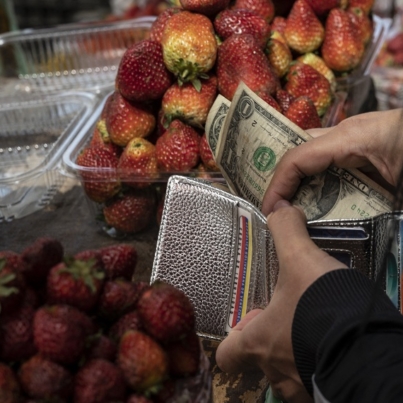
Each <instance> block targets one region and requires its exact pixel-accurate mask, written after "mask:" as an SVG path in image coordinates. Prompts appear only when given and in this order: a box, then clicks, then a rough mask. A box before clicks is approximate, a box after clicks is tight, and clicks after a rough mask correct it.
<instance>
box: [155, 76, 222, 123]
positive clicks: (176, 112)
mask: <svg viewBox="0 0 403 403" xmlns="http://www.w3.org/2000/svg"><path fill="white" fill-rule="evenodd" d="M200 83H201V86H200V90H199V91H197V90H196V89H195V87H194V86H193V85H192V84H191V83H185V84H182V85H179V84H178V83H175V84H173V85H172V86H171V87H170V88H168V90H167V91H166V92H165V94H164V97H163V98H162V112H163V114H164V121H165V124H166V125H169V123H171V122H172V121H173V120H175V119H180V120H182V121H183V122H185V123H187V124H189V125H191V126H195V127H198V128H203V127H204V124H205V123H206V120H207V115H208V113H209V111H210V108H211V106H212V105H213V103H214V101H215V98H216V95H217V78H216V77H215V76H211V77H210V78H209V79H207V80H201V81H200Z"/></svg>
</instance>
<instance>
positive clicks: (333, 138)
mask: <svg viewBox="0 0 403 403" xmlns="http://www.w3.org/2000/svg"><path fill="white" fill-rule="evenodd" d="M402 124H403V109H394V110H388V111H382V112H370V113H365V114H361V115H356V116H353V117H350V118H348V119H345V120H343V121H342V122H341V123H339V124H338V125H337V126H335V127H331V128H326V129H312V130H310V131H309V134H311V135H312V136H313V137H314V138H313V139H312V140H310V141H308V142H307V143H304V144H301V145H300V146H298V147H296V148H293V149H291V150H289V151H288V152H287V153H286V154H285V155H284V156H283V157H282V159H281V160H280V162H279V164H278V165H277V167H276V171H275V173H274V175H273V178H272V180H271V182H270V185H269V187H268V188H267V190H266V194H265V196H264V199H263V206H262V212H263V214H265V215H267V214H269V213H270V212H271V211H272V209H273V206H274V205H275V204H276V202H277V201H278V200H281V199H286V200H290V199H291V198H292V196H293V195H294V193H295V191H296V190H297V188H298V186H299V185H300V183H301V180H302V179H303V178H304V177H306V176H311V175H314V174H317V173H320V172H323V171H325V170H326V169H327V168H328V167H329V166H331V165H334V166H337V167H340V168H346V169H348V168H358V169H360V170H361V171H362V172H364V173H365V174H366V175H368V176H369V177H371V178H372V179H374V180H376V181H377V182H378V183H380V184H381V185H382V186H384V187H385V188H387V190H390V191H392V189H393V187H394V186H396V185H397V182H398V179H399V175H400V171H401V169H402V166H403V156H402V152H401V150H402V149H403V136H402V134H401V127H402ZM380 177H382V178H383V182H382V180H381V179H380Z"/></svg>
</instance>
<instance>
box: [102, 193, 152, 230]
mask: <svg viewBox="0 0 403 403" xmlns="http://www.w3.org/2000/svg"><path fill="white" fill-rule="evenodd" d="M154 208H155V195H154V194H153V193H152V192H151V191H146V189H144V190H141V191H140V190H138V191H136V190H135V189H133V190H130V191H127V192H125V193H124V194H122V195H120V196H117V197H115V198H113V199H111V200H110V201H108V202H107V203H106V205H105V207H104V208H103V214H104V217H105V221H106V223H107V224H108V225H109V226H111V227H113V228H115V230H116V231H118V232H122V233H136V232H140V231H142V230H144V229H145V228H146V227H147V226H148V225H149V223H150V222H151V219H152V217H153V214H154Z"/></svg>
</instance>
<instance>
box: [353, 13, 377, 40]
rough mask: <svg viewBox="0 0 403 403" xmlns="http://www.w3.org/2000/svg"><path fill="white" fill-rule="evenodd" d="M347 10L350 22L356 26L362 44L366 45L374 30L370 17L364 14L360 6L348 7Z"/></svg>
mask: <svg viewBox="0 0 403 403" xmlns="http://www.w3.org/2000/svg"><path fill="white" fill-rule="evenodd" d="M347 12H348V15H349V17H350V19H351V21H352V23H353V24H354V25H355V26H356V27H357V30H358V32H360V35H361V38H362V42H363V43H364V45H367V43H368V42H369V41H370V39H371V38H372V33H373V31H374V26H373V22H372V20H371V18H370V17H369V16H368V15H367V14H365V12H364V11H363V10H362V8H360V7H349V8H348V9H347Z"/></svg>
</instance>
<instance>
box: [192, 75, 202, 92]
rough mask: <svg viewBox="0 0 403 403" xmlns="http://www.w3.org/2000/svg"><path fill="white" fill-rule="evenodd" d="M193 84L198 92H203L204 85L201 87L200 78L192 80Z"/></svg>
mask: <svg viewBox="0 0 403 403" xmlns="http://www.w3.org/2000/svg"><path fill="white" fill-rule="evenodd" d="M192 84H193V87H194V88H195V90H196V91H197V92H200V91H201V87H202V85H201V81H200V80H199V79H198V78H195V79H194V80H192Z"/></svg>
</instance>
